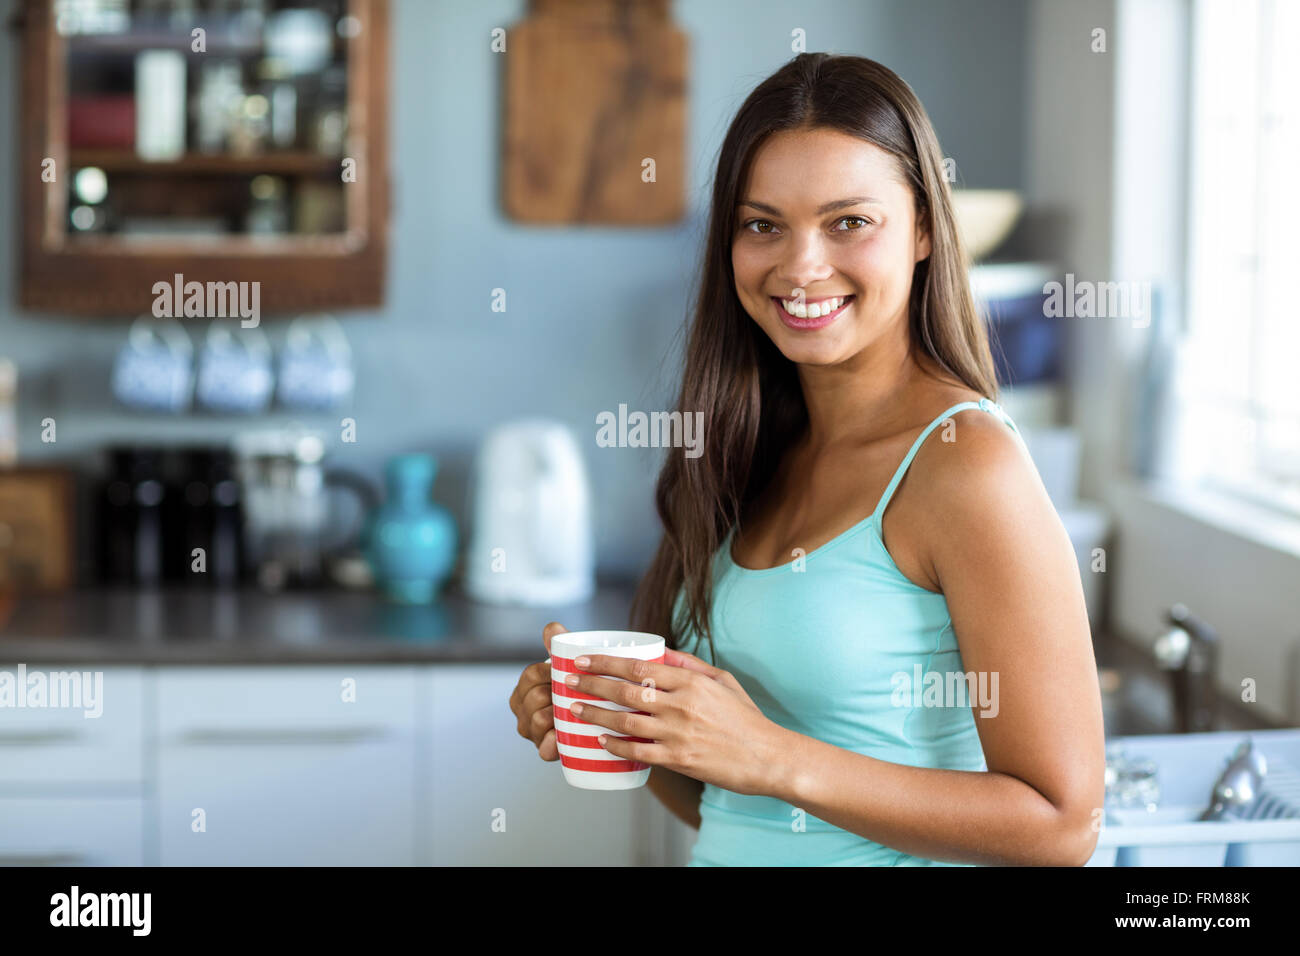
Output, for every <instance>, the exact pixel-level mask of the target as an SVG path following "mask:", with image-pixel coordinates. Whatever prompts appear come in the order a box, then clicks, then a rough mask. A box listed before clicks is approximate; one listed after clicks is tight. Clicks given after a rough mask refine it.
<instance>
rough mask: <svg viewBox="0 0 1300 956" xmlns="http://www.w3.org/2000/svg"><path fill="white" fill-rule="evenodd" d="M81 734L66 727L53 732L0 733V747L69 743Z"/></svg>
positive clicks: (24, 731)
mask: <svg viewBox="0 0 1300 956" xmlns="http://www.w3.org/2000/svg"><path fill="white" fill-rule="evenodd" d="M80 736H81V734H80V733H78V732H77V731H75V730H70V729H68V728H65V727H60V728H55V729H52V730H21V731H17V732H14V733H7V734H6V733H0V747H4V746H10V745H13V746H19V747H23V746H28V745H30V744H55V743H67V742H68V741H70V740H76V739H77V738H78V737H80Z"/></svg>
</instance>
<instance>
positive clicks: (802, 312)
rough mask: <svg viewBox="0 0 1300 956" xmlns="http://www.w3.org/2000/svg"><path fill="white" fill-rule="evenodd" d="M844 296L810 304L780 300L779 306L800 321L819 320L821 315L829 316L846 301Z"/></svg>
mask: <svg viewBox="0 0 1300 956" xmlns="http://www.w3.org/2000/svg"><path fill="white" fill-rule="evenodd" d="M846 298H847V297H846V296H840V297H838V298H834V299H827V300H826V301H825V302H813V303H811V304H808V303H801V302H798V301H796V300H795V299H782V300H781V304H782V305H784V306H785V310H786V311H787V312H789V313H790V314H791V315H793V316H795V317H796V318H800V319H820V318H821V317H822V316H823V315H830V314H831V313H832V312H834V311H835V310H836V309H838V308H839V307H840V306H842V305H843V304H844V302H845V300H846Z"/></svg>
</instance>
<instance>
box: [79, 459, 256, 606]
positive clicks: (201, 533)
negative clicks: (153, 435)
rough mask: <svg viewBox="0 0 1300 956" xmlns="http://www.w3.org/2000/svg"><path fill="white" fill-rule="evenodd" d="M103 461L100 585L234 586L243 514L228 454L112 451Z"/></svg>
mask: <svg viewBox="0 0 1300 956" xmlns="http://www.w3.org/2000/svg"><path fill="white" fill-rule="evenodd" d="M108 459H109V470H108V476H107V478H106V479H105V480H104V481H103V482H101V484H100V485H99V488H98V491H97V494H96V499H95V505H96V513H97V522H96V524H97V527H98V533H97V544H98V547H97V556H98V561H97V563H98V566H99V570H100V579H101V580H102V581H103V582H104V583H105V584H111V585H130V586H134V587H154V586H158V585H162V584H189V585H193V586H196V587H233V586H235V585H236V584H238V583H239V581H240V580H241V578H242V576H243V556H242V545H241V526H242V522H243V511H242V504H241V500H240V489H239V482H238V480H237V479H236V477H235V473H234V462H233V458H232V456H231V454H230V451H229V450H228V449H226V448H222V447H207V446H195V447H186V448H163V447H158V446H115V447H112V448H109V449H108Z"/></svg>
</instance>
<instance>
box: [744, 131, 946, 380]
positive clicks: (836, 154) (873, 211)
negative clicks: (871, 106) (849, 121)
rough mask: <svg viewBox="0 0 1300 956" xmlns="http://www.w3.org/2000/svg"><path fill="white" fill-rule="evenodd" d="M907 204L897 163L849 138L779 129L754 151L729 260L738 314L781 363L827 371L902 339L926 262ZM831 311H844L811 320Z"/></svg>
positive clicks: (926, 248) (924, 244)
mask: <svg viewBox="0 0 1300 956" xmlns="http://www.w3.org/2000/svg"><path fill="white" fill-rule="evenodd" d="M913 203H914V199H913V197H912V192H911V190H910V189H909V188H908V187H907V185H905V184H904V183H903V182H901V181H900V180H899V171H898V170H897V168H896V166H895V160H894V158H893V157H892V156H890V154H888V153H886V152H885V151H884V150H882V149H880V148H879V147H877V146H874V145H872V144H871V143H867V142H864V141H863V140H860V139H858V138H857V137H854V136H849V135H847V134H845V133H841V132H838V131H836V130H829V129H815V130H800V131H791V132H782V133H776V134H773V135H772V136H770V137H769V138H768V139H767V141H766V142H764V144H763V145H762V146H761V147H760V148H759V151H758V153H757V155H756V156H755V157H754V162H753V164H752V165H751V167H750V172H749V181H748V183H746V184H745V187H744V188H743V189H742V191H741V195H740V205H739V206H738V208H737V210H736V216H737V223H738V225H737V230H736V235H735V238H734V240H733V242H732V246H731V263H732V268H733V269H734V271H735V274H736V293H737V294H738V295H739V296H740V301H741V304H742V305H744V307H745V311H746V312H748V313H749V315H750V317H752V318H753V319H754V321H755V322H757V323H758V324H759V325H760V326H761V327H762V328H763V331H764V332H766V333H767V334H768V336H769V337H770V338H771V339H772V341H773V343H775V345H776V346H777V348H779V349H780V350H781V352H782V354H783V355H785V357H786V358H788V359H790V360H791V361H792V362H797V363H800V364H812V365H835V364H838V363H840V362H843V361H845V360H846V359H849V358H852V357H853V356H855V355H857V354H858V353H860V352H861V351H862V350H863V349H865V348H867V347H868V346H870V345H871V344H872V343H873V342H877V341H880V340H882V339H884V338H887V337H889V336H893V335H906V334H907V304H908V295H909V292H910V290H911V287H912V270H913V267H914V266H915V265H916V263H917V262H919V261H921V260H922V259H924V258H925V257H926V256H928V255H929V254H930V240H929V237H928V236H925V235H923V234H921V229H920V225H919V224H918V223H917V221H916V216H915V214H914V211H913ZM844 297H846V298H847V299H848V301H847V303H846V304H841V303H839V302H837V301H835V300H836V299H838V298H844ZM801 299H802V306H801V303H800V300H801ZM778 300H780V301H778ZM828 305H829V306H836V305H839V306H840V307H839V308H838V309H835V310H833V311H830V312H829V314H825V315H821V314H819V313H822V312H824V311H825V310H826V308H827V306H828Z"/></svg>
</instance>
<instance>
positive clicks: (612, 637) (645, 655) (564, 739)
mask: <svg viewBox="0 0 1300 956" xmlns="http://www.w3.org/2000/svg"><path fill="white" fill-rule="evenodd" d="M584 654H587V655H590V654H607V655H609V656H610V657H631V658H635V659H637V660H642V661H654V662H655V663H660V664H662V663H663V659H664V639H663V638H662V637H659V636H658V635H656V634H643V633H641V632H640V631H573V632H571V633H567V634H557V635H555V636H554V637H553V638H551V658H550V660H551V700H552V702H553V703H554V704H555V743H556V747H557V748H558V749H559V751H560V767H561V768H562V769H563V771H564V779H565V780H567V781H568V782H569V784H570V785H571V786H574V787H581V788H582V789H583V790H631V789H633V788H634V787H643V786H645V783H646V781H647V780H649V779H650V765H649V764H644V763H641V762H639V761H634V760H624V759H623V758H622V757H618V756H615V755H614V754H612V753H610V752H609V751H608V750H606V749H605V748H604V747H602V746H601V745H600V742H599V741H598V740H597V738H598V737H599V736H600V735H601V734H606V735H608V736H611V737H626V736H627V735H626V734H622V733H616V732H615V731H613V730H610V729H609V728H608V727H602V726H600V725H599V724H592V723H588V722H587V721H585V720H583V719H581V718H580V717H576V716H575V715H574V714H573V712H572V711H571V710H570V709H569V708H570V706H571V705H572V704H573V703H574V701H581V702H582V704H583V706H584V707H592V706H594V707H604V708H605V709H606V710H627V711H633V710H635V708H632V707H625V706H623V705H622V704H616V703H614V702H613V701H610V700H605V699H604V698H602V697H596V696H594V695H592V694H587V693H584V692H582V691H580V690H577V689H576V688H573V687H570V686H569V685H568V684H566V683H564V679H565V677H567V676H568V675H569V674H575V673H576V674H586V673H588V672H587V671H580V670H578V668H577V667H576V666H575V665H574V663H573V661H574V658H577V657H582V656H583V655H584ZM602 676H607V675H602ZM608 679H609V680H620V679H621V678H617V677H609V678H608ZM635 712H636V713H645V711H635ZM630 739H632V740H637V741H640V740H643V739H644V738H641V737H633V738H630Z"/></svg>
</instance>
